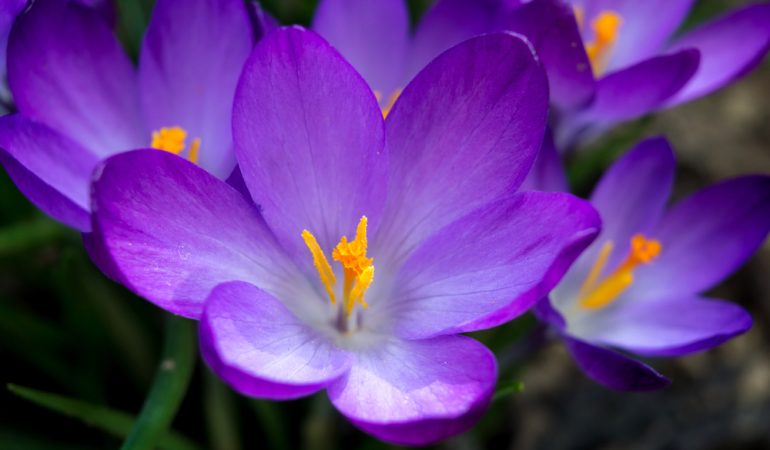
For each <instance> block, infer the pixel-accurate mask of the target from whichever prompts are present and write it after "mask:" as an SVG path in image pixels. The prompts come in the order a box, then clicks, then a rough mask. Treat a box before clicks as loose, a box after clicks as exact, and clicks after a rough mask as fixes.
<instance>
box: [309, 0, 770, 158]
mask: <svg viewBox="0 0 770 450" xmlns="http://www.w3.org/2000/svg"><path fill="white" fill-rule="evenodd" d="M693 3H694V1H693V0H644V1H634V0H531V1H522V0H439V1H437V2H436V4H435V5H434V6H433V8H432V9H431V10H429V11H428V12H427V13H426V14H425V17H423V18H422V20H420V22H419V23H418V24H417V26H416V28H415V30H414V32H410V30H409V25H408V24H409V21H408V20H409V19H408V14H407V10H406V2H405V1H401V0H395V1H370V0H322V1H321V4H320V6H319V10H318V12H317V13H316V16H315V21H314V23H313V27H314V29H315V30H317V31H318V32H319V33H320V34H321V35H323V36H324V37H326V38H327V39H328V40H329V41H330V42H331V43H333V44H334V45H335V46H336V47H337V48H338V49H339V50H340V51H341V52H342V54H343V55H345V56H346V57H347V58H348V59H349V60H350V61H351V62H352V63H353V65H354V66H355V67H356V68H357V69H358V70H359V71H360V72H361V73H362V74H363V75H364V77H365V78H366V79H367V80H368V81H369V83H370V84H371V85H372V87H373V89H375V90H376V91H377V92H378V93H380V94H381V95H382V96H381V99H382V101H383V106H385V107H389V106H392V102H393V100H394V99H395V97H397V95H398V93H399V92H400V89H401V88H402V87H403V85H404V83H405V80H408V79H409V78H411V76H413V74H414V73H415V72H416V71H418V70H419V69H420V68H421V67H422V66H423V65H424V64H426V63H427V62H428V61H430V60H431V59H432V58H433V57H435V56H436V55H438V54H439V53H440V52H442V51H444V50H446V49H447V48H449V47H451V46H453V45H455V44H457V43H459V42H462V41H463V40H465V39H467V38H469V37H472V36H474V35H478V34H481V33H489V32H494V31H500V30H509V31H513V32H516V33H519V34H521V35H523V36H525V37H527V39H528V40H529V41H530V42H531V43H532V45H533V46H534V48H535V49H536V50H537V53H538V56H539V58H540V60H541V61H542V63H543V65H544V66H545V68H546V71H547V73H548V79H549V83H550V89H551V104H552V105H553V110H552V126H553V129H554V134H555V136H556V142H557V144H558V147H559V149H560V150H569V149H570V148H572V147H574V146H576V145H578V144H579V143H580V142H581V141H584V140H586V139H590V138H593V137H596V136H597V135H598V134H599V133H601V132H603V131H606V130H607V129H608V128H610V127H611V126H613V125H615V124H617V123H620V122H624V121H628V120H632V119H637V118H639V117H642V116H644V115H647V114H650V113H652V112H654V111H657V110H660V109H663V108H668V107H672V106H676V105H679V104H681V103H684V102H687V101H691V100H694V99H697V98H699V97H702V96H704V95H707V94H710V93H712V92H714V91H715V90H717V89H719V88H721V87H723V86H725V85H727V84H729V83H731V82H733V81H735V80H736V79H737V78H739V77H741V76H742V75H744V74H746V73H747V72H748V71H750V70H751V69H752V68H754V67H755V66H756V65H757V64H758V63H759V62H760V61H761V60H762V58H763V56H764V55H765V54H766V53H767V52H768V50H770V4H768V3H759V4H756V5H752V6H748V7H745V8H743V9H739V10H736V11H732V12H730V13H728V14H726V15H724V16H722V17H718V18H716V19H713V20H711V21H709V22H707V23H704V24H701V25H699V26H697V27H695V28H693V29H690V30H688V31H686V32H685V33H683V34H677V33H676V32H677V30H678V29H679V27H680V26H681V24H682V22H683V21H684V19H685V18H686V16H687V14H688V12H689V11H690V9H691V8H692V6H693Z"/></svg>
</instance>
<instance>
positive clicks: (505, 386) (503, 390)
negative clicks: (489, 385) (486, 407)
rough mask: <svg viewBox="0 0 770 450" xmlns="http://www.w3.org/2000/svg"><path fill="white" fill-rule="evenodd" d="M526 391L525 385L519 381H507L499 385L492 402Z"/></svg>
mask: <svg viewBox="0 0 770 450" xmlns="http://www.w3.org/2000/svg"><path fill="white" fill-rule="evenodd" d="M523 390H524V383H523V382H521V381H519V380H514V381H506V382H502V383H498V385H497V390H496V391H495V395H494V396H493V397H492V401H493V402H496V401H498V400H500V399H502V398H504V397H507V396H509V395H513V394H518V393H519V392H522V391H523Z"/></svg>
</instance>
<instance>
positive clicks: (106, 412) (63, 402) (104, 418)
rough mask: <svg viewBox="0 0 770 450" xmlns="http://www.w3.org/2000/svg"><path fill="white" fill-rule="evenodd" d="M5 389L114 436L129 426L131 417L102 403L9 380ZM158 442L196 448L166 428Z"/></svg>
mask: <svg viewBox="0 0 770 450" xmlns="http://www.w3.org/2000/svg"><path fill="white" fill-rule="evenodd" d="M8 390H9V391H11V392H12V393H14V394H16V395H18V396H19V397H21V398H23V399H25V400H29V401H30V402H32V403H35V404H37V405H40V406H42V407H44V408H47V409H50V410H52V411H55V412H58V413H61V414H64V415H65V416H68V417H72V418H74V419H79V420H81V421H83V422H84V423H85V424H86V425H89V426H92V427H94V428H98V429H100V430H102V431H105V432H107V433H109V434H111V435H113V436H116V437H118V438H123V437H125V436H126V435H127V434H128V432H129V431H130V430H131V426H132V425H133V423H134V422H135V418H134V417H133V416H131V415H130V414H127V413H125V412H123V411H118V410H114V409H111V408H107V407H105V406H99V405H94V404H92V403H88V402H84V401H81V400H77V399H72V398H69V397H64V396H62V395H57V394H52V393H49V392H43V391H38V390H36V389H30V388H27V387H22V386H17V385H15V384H9V385H8ZM158 446H159V447H160V448H162V449H169V450H198V449H199V447H198V446H197V445H195V444H194V443H193V442H191V441H190V440H189V439H187V438H186V437H184V436H182V435H180V434H178V433H175V432H173V431H167V432H164V433H163V436H162V437H161V439H160V440H159V441H158Z"/></svg>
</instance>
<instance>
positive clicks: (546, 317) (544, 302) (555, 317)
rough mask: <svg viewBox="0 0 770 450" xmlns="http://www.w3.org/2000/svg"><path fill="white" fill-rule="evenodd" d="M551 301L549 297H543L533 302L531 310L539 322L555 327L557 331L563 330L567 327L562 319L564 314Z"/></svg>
mask: <svg viewBox="0 0 770 450" xmlns="http://www.w3.org/2000/svg"><path fill="white" fill-rule="evenodd" d="M551 303H552V302H551V299H550V298H548V297H544V298H542V299H540V300H539V301H538V302H537V303H536V304H535V306H534V308H532V311H533V312H534V313H535V316H537V318H538V319H539V320H540V321H541V322H543V323H545V324H547V325H550V326H552V327H554V328H556V330H558V331H564V329H565V328H566V327H567V322H566V321H565V320H564V316H562V315H561V313H560V312H559V311H558V310H556V308H554V307H553V305H552V304H551Z"/></svg>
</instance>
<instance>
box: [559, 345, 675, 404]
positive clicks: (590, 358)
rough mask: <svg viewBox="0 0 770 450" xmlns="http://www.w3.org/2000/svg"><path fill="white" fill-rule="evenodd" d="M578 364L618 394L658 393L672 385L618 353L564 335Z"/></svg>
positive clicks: (652, 370) (651, 369)
mask: <svg viewBox="0 0 770 450" xmlns="http://www.w3.org/2000/svg"><path fill="white" fill-rule="evenodd" d="M564 343H565V344H566V346H567V349H568V350H569V352H570V353H571V354H572V357H573V358H574V359H575V362H576V363H577V364H578V366H579V367H580V369H581V370H582V371H583V373H585V374H586V375H588V377H589V378H591V379H592V380H594V381H596V382H597V383H600V384H602V385H604V386H607V387H608V388H610V389H615V390H618V391H655V390H658V389H663V388H665V387H666V386H668V385H669V384H671V382H670V381H669V380H668V379H667V378H666V377H664V376H663V375H661V374H659V373H658V372H656V371H655V369H653V368H652V367H650V366H648V365H647V364H644V363H642V362H639V361H637V360H635V359H631V358H629V357H627V356H625V355H622V354H620V353H618V352H614V351H612V350H608V349H606V348H602V347H597V346H594V345H591V344H589V343H587V342H583V341H580V340H577V339H574V338H570V337H567V336H564Z"/></svg>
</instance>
